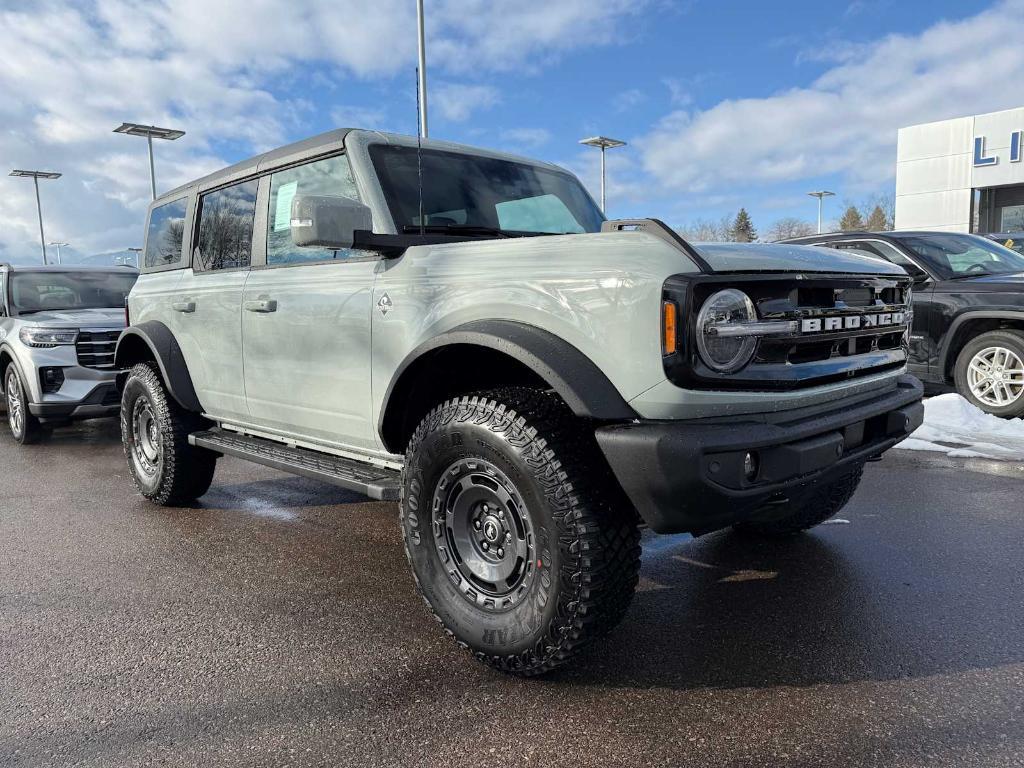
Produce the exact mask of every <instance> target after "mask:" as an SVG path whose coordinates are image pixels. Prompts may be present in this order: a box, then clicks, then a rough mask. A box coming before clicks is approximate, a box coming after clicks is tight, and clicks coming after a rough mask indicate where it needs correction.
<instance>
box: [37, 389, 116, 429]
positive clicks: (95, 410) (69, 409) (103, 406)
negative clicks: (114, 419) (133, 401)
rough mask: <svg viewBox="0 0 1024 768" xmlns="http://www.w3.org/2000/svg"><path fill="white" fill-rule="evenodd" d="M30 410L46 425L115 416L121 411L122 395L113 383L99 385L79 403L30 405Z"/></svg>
mask: <svg viewBox="0 0 1024 768" xmlns="http://www.w3.org/2000/svg"><path fill="white" fill-rule="evenodd" d="M28 410H29V413H31V414H32V415H33V416H36V417H37V418H38V419H39V420H40V421H41V422H43V423H44V424H45V423H46V422H62V421H75V420H78V419H95V418H99V417H103V416H114V415H116V414H117V413H118V412H119V411H120V410H121V394H120V392H118V390H117V386H116V385H115V384H114V382H112V381H111V382H107V383H104V384H100V385H98V386H97V387H96V388H95V389H93V390H92V392H90V393H89V394H88V395H87V396H86V397H85V398H84V399H82V400H79V401H77V402H70V403H29V406H28Z"/></svg>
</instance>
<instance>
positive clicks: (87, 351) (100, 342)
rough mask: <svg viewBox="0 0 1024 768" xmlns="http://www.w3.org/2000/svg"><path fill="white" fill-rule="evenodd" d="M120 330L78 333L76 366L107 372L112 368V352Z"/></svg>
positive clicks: (84, 330) (82, 331)
mask: <svg viewBox="0 0 1024 768" xmlns="http://www.w3.org/2000/svg"><path fill="white" fill-rule="evenodd" d="M120 335H121V331H120V330H86V329H83V330H81V331H79V332H78V341H76V342H75V352H76V353H77V354H78V364H79V365H81V366H82V367H84V368H100V369H104V370H109V369H111V368H113V367H114V350H115V348H116V347H117V339H118V338H119V337H120Z"/></svg>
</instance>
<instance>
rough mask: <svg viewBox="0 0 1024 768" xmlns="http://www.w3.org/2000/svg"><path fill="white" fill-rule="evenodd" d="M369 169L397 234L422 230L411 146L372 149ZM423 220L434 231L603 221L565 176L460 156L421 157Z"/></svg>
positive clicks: (567, 226)
mask: <svg viewBox="0 0 1024 768" xmlns="http://www.w3.org/2000/svg"><path fill="white" fill-rule="evenodd" d="M370 155H371V157H372V158H373V164H374V167H375V168H376V169H377V175H378V177H379V178H380V182H381V186H382V187H383V188H384V195H385V196H386V197H387V200H388V205H389V206H390V208H391V214H392V216H394V218H395V226H396V227H397V228H398V231H399V232H409V231H414V230H415V228H418V227H419V226H420V201H419V188H420V185H419V179H420V162H419V161H418V160H417V151H416V147H402V146H394V145H385V144H377V145H374V146H372V147H371V148H370ZM421 163H422V178H423V219H424V221H423V222H422V223H423V225H424V226H425V227H430V228H431V230H432V231H435V232H436V231H438V230H451V231H453V232H460V230H461V232H460V233H465V232H467V231H472V230H474V229H475V230H477V231H478V232H480V233H481V234H486V231H485V230H491V231H494V230H500V231H502V232H510V233H544V234H563V233H576V232H599V231H600V230H601V222H602V221H604V216H603V215H602V214H601V211H600V209H599V208H598V207H597V205H595V204H594V201H593V200H592V199H591V198H590V195H588V194H587V193H586V191H585V190H584V189H583V186H582V185H581V184H580V182H579V181H578V180H577V179H576V178H575V177H574V176H572V175H570V174H568V173H560V172H558V171H552V170H548V169H547V168H540V167H538V166H534V165H528V164H525V163H516V162H511V161H508V160H497V159H494V158H489V157H481V156H478V155H469V154H462V153H460V152H443V151H440V150H435V149H424V150H423V152H422V159H421Z"/></svg>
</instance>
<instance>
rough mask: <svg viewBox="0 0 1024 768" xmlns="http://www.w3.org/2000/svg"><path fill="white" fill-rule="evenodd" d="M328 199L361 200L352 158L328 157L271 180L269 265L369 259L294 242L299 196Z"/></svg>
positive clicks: (356, 254) (359, 252)
mask: <svg viewBox="0 0 1024 768" xmlns="http://www.w3.org/2000/svg"><path fill="white" fill-rule="evenodd" d="M297 194H302V195H327V196H334V197H350V198H352V199H353V200H358V199H359V192H358V191H357V190H356V184H355V181H354V180H353V179H352V172H351V170H350V169H349V164H348V158H347V157H346V156H345V155H338V156H337V157H328V158H326V159H325V160H317V161H316V162H313V163H306V164H305V165H299V166H296V167H295V168H288V169H286V170H283V171H278V172H277V173H274V174H272V175H271V176H270V211H269V213H268V216H267V264H268V265H270V266H272V265H275V264H295V263H301V262H308V261H326V260H329V259H350V258H358V257H361V256H365V255H366V252H365V251H359V250H351V249H345V250H341V251H332V250H330V249H328V248H299V247H298V246H296V245H295V243H293V242H292V233H291V219H292V200H293V199H295V195H297Z"/></svg>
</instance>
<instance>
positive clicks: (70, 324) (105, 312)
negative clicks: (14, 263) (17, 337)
mask: <svg viewBox="0 0 1024 768" xmlns="http://www.w3.org/2000/svg"><path fill="white" fill-rule="evenodd" d="M18 319H19V320H21V321H22V322H24V323H31V324H32V325H45V326H52V327H55V328H124V309H118V308H112V309H53V310H48V311H44V312H33V313H32V314H30V315H21V316H19V317H18Z"/></svg>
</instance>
